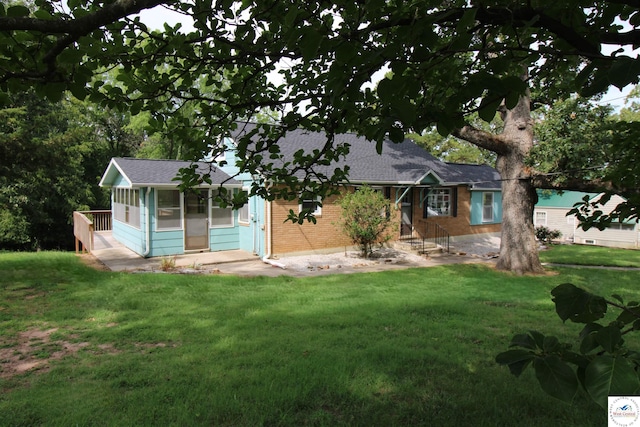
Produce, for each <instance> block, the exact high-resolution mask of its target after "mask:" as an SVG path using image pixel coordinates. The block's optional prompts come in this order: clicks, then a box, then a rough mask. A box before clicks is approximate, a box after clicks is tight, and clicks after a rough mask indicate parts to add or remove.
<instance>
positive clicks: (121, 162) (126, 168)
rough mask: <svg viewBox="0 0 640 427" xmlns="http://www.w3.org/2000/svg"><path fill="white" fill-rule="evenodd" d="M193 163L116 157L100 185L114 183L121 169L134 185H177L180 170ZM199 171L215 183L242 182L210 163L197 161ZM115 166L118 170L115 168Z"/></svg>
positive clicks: (229, 183) (238, 183)
mask: <svg viewBox="0 0 640 427" xmlns="http://www.w3.org/2000/svg"><path fill="white" fill-rule="evenodd" d="M191 164H192V163H191V162H187V161H182V160H150V159H134V158H128V157H114V158H113V159H111V163H109V167H108V168H107V170H106V171H105V174H104V176H103V177H102V180H101V182H100V185H106V186H109V185H113V180H114V179H115V174H116V173H117V171H119V172H120V173H121V174H122V175H123V177H124V178H125V179H126V180H127V181H129V182H130V183H131V185H132V186H136V187H137V186H146V185H156V186H158V185H172V186H174V185H175V186H177V185H178V182H177V181H174V180H173V178H175V177H176V176H177V175H178V172H179V170H180V169H182V168H188V167H189V166H190V165H191ZM196 164H197V165H198V172H199V173H201V174H207V175H209V176H210V177H211V180H212V182H213V184H214V185H219V184H222V183H225V184H228V185H234V184H236V185H240V182H238V181H236V180H234V179H232V178H230V177H229V175H227V174H226V173H224V172H222V171H221V170H220V169H219V168H214V169H213V170H210V168H209V164H208V163H202V162H201V163H196ZM114 168H115V169H116V170H117V171H116V170H114Z"/></svg>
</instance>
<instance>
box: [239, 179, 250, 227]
mask: <svg viewBox="0 0 640 427" xmlns="http://www.w3.org/2000/svg"><path fill="white" fill-rule="evenodd" d="M242 191H246V192H249V187H243V188H242ZM250 203H251V199H250V198H249V199H247V203H245V204H244V205H242V207H240V208H239V209H238V222H239V223H240V224H249V212H250V209H249V208H250Z"/></svg>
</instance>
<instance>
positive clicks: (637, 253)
mask: <svg viewBox="0 0 640 427" xmlns="http://www.w3.org/2000/svg"><path fill="white" fill-rule="evenodd" d="M540 260H541V261H542V262H552V263H558V264H574V265H606V266H612V267H637V268H640V250H633V249H615V248H605V247H600V246H588V245H553V246H551V247H550V248H549V249H548V250H546V251H542V252H540Z"/></svg>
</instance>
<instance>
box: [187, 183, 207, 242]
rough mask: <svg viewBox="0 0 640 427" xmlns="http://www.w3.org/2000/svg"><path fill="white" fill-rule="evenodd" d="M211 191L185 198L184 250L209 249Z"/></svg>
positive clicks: (188, 195)
mask: <svg viewBox="0 0 640 427" xmlns="http://www.w3.org/2000/svg"><path fill="white" fill-rule="evenodd" d="M208 206H209V191H208V190H199V191H195V192H189V193H187V194H185V196H184V210H185V215H184V221H185V227H184V248H185V250H188V251H197V250H203V249H209V221H208V219H209V214H208V212H207V207H208Z"/></svg>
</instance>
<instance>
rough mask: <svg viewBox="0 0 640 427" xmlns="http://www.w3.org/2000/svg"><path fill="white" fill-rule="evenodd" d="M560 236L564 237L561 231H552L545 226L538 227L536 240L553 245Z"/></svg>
mask: <svg viewBox="0 0 640 427" xmlns="http://www.w3.org/2000/svg"><path fill="white" fill-rule="evenodd" d="M560 236H562V233H561V232H560V230H551V229H550V228H549V227H545V226H544V225H539V226H538V227H536V239H538V240H539V241H540V242H542V243H552V242H553V241H554V240H558V239H559V238H560Z"/></svg>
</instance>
